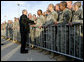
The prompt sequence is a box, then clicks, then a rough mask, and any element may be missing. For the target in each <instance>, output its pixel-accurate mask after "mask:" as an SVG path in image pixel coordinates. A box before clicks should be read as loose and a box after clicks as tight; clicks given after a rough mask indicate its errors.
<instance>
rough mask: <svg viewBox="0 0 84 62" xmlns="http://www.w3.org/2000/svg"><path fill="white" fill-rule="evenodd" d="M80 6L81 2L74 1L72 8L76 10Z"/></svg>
mask: <svg viewBox="0 0 84 62" xmlns="http://www.w3.org/2000/svg"><path fill="white" fill-rule="evenodd" d="M80 7H81V2H75V3H74V8H73V9H74V10H75V11H76V10H78V9H79V8H80Z"/></svg>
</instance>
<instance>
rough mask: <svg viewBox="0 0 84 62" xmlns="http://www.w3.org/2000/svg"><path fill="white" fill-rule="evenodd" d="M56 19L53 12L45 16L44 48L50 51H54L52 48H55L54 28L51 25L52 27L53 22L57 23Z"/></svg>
mask: <svg viewBox="0 0 84 62" xmlns="http://www.w3.org/2000/svg"><path fill="white" fill-rule="evenodd" d="M57 18H58V14H57V12H55V11H53V12H51V13H50V14H49V15H48V16H47V18H46V22H45V24H44V26H45V27H48V28H46V48H48V49H51V50H54V48H55V46H54V44H55V43H54V42H55V38H54V37H55V36H54V34H55V30H54V28H55V27H52V26H51V25H53V24H54V22H56V21H57Z"/></svg>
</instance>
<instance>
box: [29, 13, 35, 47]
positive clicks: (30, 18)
mask: <svg viewBox="0 0 84 62" xmlns="http://www.w3.org/2000/svg"><path fill="white" fill-rule="evenodd" d="M28 18H29V20H33V21H34V18H33V16H32V14H31V13H29V14H28ZM29 36H30V40H31V43H32V48H33V43H34V29H33V27H30V34H29Z"/></svg>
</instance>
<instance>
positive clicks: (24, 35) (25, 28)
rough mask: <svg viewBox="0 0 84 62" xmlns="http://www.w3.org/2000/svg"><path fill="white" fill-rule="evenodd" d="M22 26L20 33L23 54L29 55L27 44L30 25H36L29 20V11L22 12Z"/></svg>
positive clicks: (20, 21) (20, 22)
mask: <svg viewBox="0 0 84 62" xmlns="http://www.w3.org/2000/svg"><path fill="white" fill-rule="evenodd" d="M19 24H20V33H21V53H28V50H26V49H25V48H26V42H28V43H29V31H30V28H29V25H30V24H34V21H31V20H29V18H27V10H23V11H22V15H21V17H20V20H19Z"/></svg>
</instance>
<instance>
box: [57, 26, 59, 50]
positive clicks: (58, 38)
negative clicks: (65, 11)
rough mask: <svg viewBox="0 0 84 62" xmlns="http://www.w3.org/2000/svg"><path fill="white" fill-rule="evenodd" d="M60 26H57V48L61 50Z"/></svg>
mask: <svg viewBox="0 0 84 62" xmlns="http://www.w3.org/2000/svg"><path fill="white" fill-rule="evenodd" d="M58 28H59V26H57V50H58V51H60V50H59V47H60V46H59V30H58Z"/></svg>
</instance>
